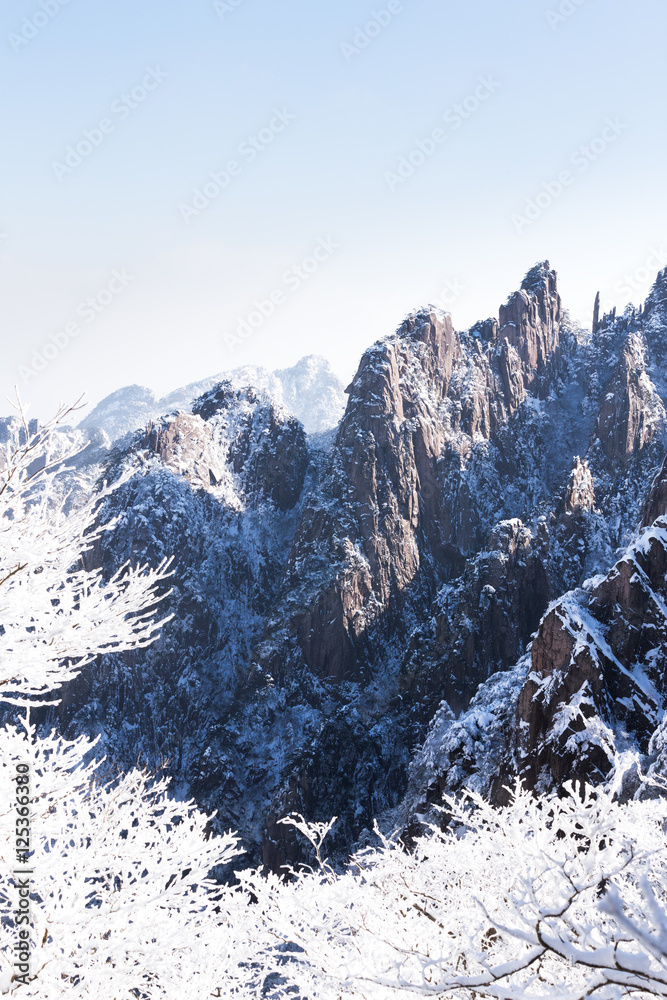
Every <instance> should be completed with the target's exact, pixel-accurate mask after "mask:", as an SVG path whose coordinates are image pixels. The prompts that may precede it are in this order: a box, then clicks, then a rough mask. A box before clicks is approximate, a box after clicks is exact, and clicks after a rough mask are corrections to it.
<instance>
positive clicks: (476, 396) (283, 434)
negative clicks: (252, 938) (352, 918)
mask: <svg viewBox="0 0 667 1000" xmlns="http://www.w3.org/2000/svg"><path fill="white" fill-rule="evenodd" d="M666 303H667V272H662V273H661V274H660V275H659V276H658V279H657V282H656V285H655V287H654V290H653V292H652V293H651V296H650V297H649V299H648V300H647V302H646V305H645V306H644V308H643V309H642V310H636V309H634V308H632V307H629V308H628V310H626V312H625V313H624V315H623V316H619V317H617V316H616V315H615V314H609V315H607V316H604V317H603V318H602V319H599V317H598V322H597V324H596V329H595V331H594V332H593V333H590V332H587V331H584V330H582V329H580V328H578V327H577V326H576V325H574V324H573V323H572V322H571V321H570V319H569V317H568V314H567V313H566V312H565V311H564V309H563V307H562V304H561V301H560V297H559V295H558V290H557V280H556V274H555V272H554V271H553V270H552V269H551V268H550V266H549V264H548V262H544V263H541V264H538V265H536V266H535V267H534V268H532V269H531V271H529V273H528V274H527V276H526V278H525V279H524V281H523V283H522V285H521V288H520V289H519V291H517V292H515V293H514V294H513V295H511V296H510V297H509V299H508V300H507V303H506V304H505V305H503V306H501V308H500V310H499V315H498V318H497V319H496V318H492V319H488V320H484V321H482V322H480V323H477V324H476V325H475V326H473V327H471V328H470V329H469V330H467V331H457V330H456V329H455V328H454V326H453V323H452V319H451V317H450V316H449V315H447V314H443V313H440V312H436V311H432V310H426V311H422V312H418V313H416V314H414V315H412V316H410V317H408V319H406V320H405V321H404V322H403V323H402V324H401V326H400V327H399V328H398V330H397V331H396V333H394V334H393V335H391V336H389V337H387V338H385V339H384V340H383V341H381V342H379V343H377V344H375V345H373V346H372V347H371V348H369V349H368V350H367V351H366V352H365V353H364V355H363V357H362V359H361V362H360V364H359V368H358V371H357V374H356V375H355V377H354V379H353V381H352V383H351V385H350V386H349V387H348V390H347V392H348V397H349V398H348V402H347V407H346V409H345V413H344V415H343V417H342V419H341V421H340V423H339V425H338V428H337V430H336V432H335V435H333V436H332V437H331V439H330V440H328V441H326V440H325V439H324V438H321V437H318V438H313V437H311V438H310V439H309V438H307V436H306V434H305V433H304V430H303V427H302V425H301V424H300V423H299V422H298V421H297V420H296V419H295V418H294V417H293V416H292V415H291V414H290V413H289V412H288V410H287V409H285V408H284V407H283V406H282V405H281V403H280V401H278V400H276V398H275V397H272V396H271V393H270V392H269V391H267V389H266V387H264V388H262V387H257V386H255V387H253V386H251V385H246V386H240V385H239V384H238V383H237V382H234V381H233V380H227V381H223V382H222V383H217V384H215V385H212V386H207V387H206V391H205V392H204V393H203V394H202V395H201V396H200V397H199V398H198V399H197V400H196V401H195V403H194V404H193V405H192V406H191V407H190V408H189V409H190V412H180V413H172V414H171V415H168V416H151V419H150V422H149V424H148V426H147V427H146V428H145V429H144V430H142V431H139V432H138V433H137V434H135V435H134V436H133V437H132V438H131V440H128V441H125V442H123V444H122V447H120V448H118V449H117V450H116V452H115V453H113V455H111V456H110V457H109V458H107V459H106V460H105V462H104V468H103V469H100V473H101V474H103V475H104V476H113V475H115V474H116V473H117V472H118V471H119V470H120V469H122V468H124V467H126V466H127V465H136V466H137V467H138V469H139V472H138V474H137V475H136V476H135V477H134V479H133V480H131V481H130V482H129V483H127V484H126V485H125V486H123V487H122V489H121V490H119V491H118V493H117V495H116V496H115V497H114V498H113V499H112V500H111V501H110V502H109V509H108V513H109V514H113V515H115V516H117V517H118V518H119V523H118V526H117V528H116V530H115V532H114V533H113V534H112V535H110V536H109V537H108V538H106V539H105V543H104V547H103V549H102V550H101V551H100V552H99V554H98V558H99V560H100V562H101V564H102V565H103V566H104V567H105V569H106V570H107V571H109V572H111V571H112V570H113V569H114V568H115V567H116V566H118V565H119V564H120V563H122V562H123V561H124V560H125V559H126V558H128V557H129V558H132V559H135V560H147V559H150V560H157V559H160V558H163V557H164V556H168V555H173V556H174V558H175V564H174V569H175V575H174V579H173V594H172V596H171V597H170V599H169V600H170V610H171V611H172V613H173V614H174V619H173V621H172V623H170V625H169V626H167V628H166V629H165V631H164V634H163V636H162V638H161V640H160V641H159V643H158V644H157V645H156V646H154V647H153V648H151V649H150V650H148V651H145V652H143V653H141V654H135V656H134V657H133V658H128V657H107V658H105V660H104V661H102V662H100V663H98V664H96V665H95V666H93V667H91V668H90V669H89V670H88V671H87V672H86V674H85V676H83V677H82V678H81V679H80V680H79V681H78V682H76V683H75V684H73V685H72V686H71V688H70V689H69V690H68V692H67V696H66V699H65V702H64V704H63V706H62V707H61V709H60V715H59V722H60V724H61V725H63V726H65V727H66V728H67V729H68V730H71V731H75V730H77V729H86V730H87V731H94V732H99V733H101V734H102V741H101V743H102V746H103V748H104V749H105V750H106V751H107V752H108V753H109V754H110V755H112V756H115V757H116V759H117V760H118V761H119V762H120V763H121V764H129V763H131V762H134V761H136V758H137V755H138V754H139V755H141V756H142V757H143V758H144V759H145V760H146V762H147V763H148V764H149V765H150V766H153V767H154V766H156V765H157V764H158V763H160V761H164V760H165V759H168V764H167V767H168V768H169V769H170V771H171V772H172V773H173V774H174V776H175V778H176V783H177V784H176V787H177V789H178V790H179V791H181V792H183V793H186V792H191V793H193V794H195V795H196V796H197V798H198V799H199V800H200V801H201V802H202V804H203V805H205V806H207V807H209V808H210V807H213V808H216V809H217V810H218V814H219V815H218V820H217V822H219V824H220V826H223V827H229V826H233V827H236V828H238V829H239V830H240V831H241V833H242V835H243V837H244V839H245V842H246V845H247V848H248V858H249V861H250V862H252V861H256V860H258V859H259V858H263V860H264V861H265V863H266V864H267V865H269V866H270V867H272V868H274V869H279V867H280V865H281V864H284V863H285V862H286V861H296V860H298V859H299V858H300V853H299V851H300V849H299V846H298V844H297V842H296V840H295V839H294V837H293V836H292V835H291V832H290V831H289V829H288V828H285V827H283V826H281V825H280V824H279V823H278V820H279V819H280V818H281V817H282V816H283V815H285V813H286V812H289V811H292V810H297V811H299V812H302V813H304V814H305V815H307V816H309V817H311V818H314V819H318V820H322V819H327V820H328V819H329V818H330V816H331V815H334V814H335V815H338V816H339V817H340V820H339V822H338V824H337V825H336V827H334V833H333V845H332V847H333V848H334V849H338V850H340V851H341V852H344V851H346V850H348V849H349V848H350V847H351V846H352V845H353V844H355V843H359V842H363V841H364V839H365V838H367V837H368V836H370V834H369V833H368V831H369V830H370V829H372V823H373V820H374V818H376V817H380V818H381V819H382V821H383V822H386V823H387V824H389V825H391V824H394V825H395V824H397V823H399V824H400V823H403V824H405V826H406V828H407V829H410V828H411V827H412V825H413V824H415V823H418V822H419V821H420V820H421V818H423V816H424V814H425V812H427V811H428V808H429V805H430V803H431V802H433V801H434V800H435V799H437V797H438V796H439V795H440V793H441V792H442V791H443V790H455V789H457V788H459V787H461V786H462V785H463V784H466V783H467V784H473V785H474V786H475V787H477V788H479V789H480V790H482V791H483V792H485V794H489V795H492V796H494V797H495V798H498V799H501V798H502V796H503V794H504V793H503V785H504V784H505V783H506V781H507V780H508V779H509V778H511V777H512V775H514V774H517V773H520V774H522V775H523V777H524V779H525V780H526V782H528V783H529V784H530V785H531V786H532V787H536V788H542V787H546V786H549V785H553V784H557V783H558V782H560V781H562V780H563V779H564V778H566V777H569V776H572V775H575V774H576V775H580V776H582V777H586V778H590V779H598V778H600V777H602V776H603V775H604V774H606V773H608V771H609V768H610V766H611V764H610V760H613V757H614V753H615V752H617V751H618V752H620V751H622V750H627V749H628V748H633V747H634V748H635V749H636V750H637V752H639V753H641V754H644V755H645V758H646V761H647V762H648V763H647V766H650V767H654V768H658V767H660V766H662V764H661V763H660V762H661V761H662V757H661V754H663V756H665V757H666V758H667V749H665V748H667V736H665V735H664V734H663V735H660V734H661V733H662V729H661V719H662V697H663V693H664V682H665V668H664V659H663V653H662V649H663V646H662V643H663V636H664V637H667V623H666V622H665V620H664V618H665V614H666V612H665V611H664V609H665V608H666V607H667V604H666V603H665V602H666V601H667V595H666V594H664V590H665V580H664V576H665V571H666V569H667V563H666V561H665V552H666V551H667V541H665V540H667V522H666V521H663V520H661V518H662V515H664V514H665V513H666V511H667V506H666V504H665V498H666V497H667V486H665V480H666V479H667V473H665V472H664V470H663V473H662V476H658V478H657V479H655V482H653V479H654V477H655V476H656V473H657V472H658V471H659V470H660V467H661V464H662V461H663V458H664V456H665V450H666V448H667V437H666V431H667V419H666V416H665V408H664V401H665V400H666V399H667V395H665V380H664V379H663V377H662V371H663V368H662V366H663V361H664V356H665V345H667V305H666ZM283 392H284V393H287V390H286V389H283ZM283 401H284V396H283ZM652 482H653V486H651V483H652ZM642 524H643V528H642V527H641V526H642ZM663 541H665V544H664V545H663ZM45 721H46V722H48V721H49V720H48V719H47V720H45ZM661 741H662V742H661Z"/></svg>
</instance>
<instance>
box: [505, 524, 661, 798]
mask: <svg viewBox="0 0 667 1000" xmlns="http://www.w3.org/2000/svg"><path fill="white" fill-rule="evenodd" d="M666 573H667V520H665V519H664V518H660V519H658V520H657V521H656V522H655V524H654V525H653V526H652V527H651V528H648V529H646V530H645V531H644V532H643V533H642V534H641V535H640V536H639V539H638V541H637V542H636V544H634V545H633V546H631V547H630V548H629V549H628V551H627V552H626V554H625V555H624V557H623V558H622V559H621V560H619V562H617V563H616V565H615V566H614V567H613V569H612V570H611V571H610V572H609V573H608V574H607V576H606V577H604V578H603V579H601V580H600V581H599V582H596V583H595V584H592V585H589V586H588V587H587V588H586V589H585V590H584V591H582V592H579V593H578V594H577V593H576V592H575V594H573V595H569V596H568V597H566V598H564V599H563V600H561V601H559V602H558V603H557V604H556V605H555V606H554V607H552V608H551V609H550V610H549V612H548V614H547V615H546V616H545V618H544V620H543V621H542V623H541V625H540V628H539V631H538V634H537V636H536V638H535V640H534V642H533V645H532V653H531V670H530V673H529V675H528V677H527V679H526V682H525V684H524V686H523V688H522V690H521V693H520V694H519V698H518V702H517V727H516V738H517V755H518V767H519V773H520V774H521V775H522V777H523V779H524V781H525V783H526V784H527V786H528V787H530V788H534V787H540V786H546V787H552V786H553V785H554V784H555V785H558V784H561V783H562V782H563V781H565V780H567V779H568V778H580V779H583V780H586V781H595V780H596V779H597V780H599V778H600V776H603V775H604V774H605V773H607V772H608V771H609V770H610V768H611V767H612V765H613V755H614V750H615V749H616V746H617V738H616V733H617V732H618V729H619V726H621V725H622V727H623V730H624V731H625V733H626V738H627V734H629V733H631V734H632V735H633V736H634V738H635V739H636V741H637V746H638V747H639V748H640V749H641V750H642V752H644V753H645V752H646V751H647V749H648V744H649V740H650V738H651V736H652V734H653V733H654V731H655V729H656V726H657V724H658V721H659V718H660V714H661V708H662V699H663V696H664V695H665V693H666V691H667V611H666V610H665V609H666V607H667V606H666V604H665V600H666V598H667V579H666Z"/></svg>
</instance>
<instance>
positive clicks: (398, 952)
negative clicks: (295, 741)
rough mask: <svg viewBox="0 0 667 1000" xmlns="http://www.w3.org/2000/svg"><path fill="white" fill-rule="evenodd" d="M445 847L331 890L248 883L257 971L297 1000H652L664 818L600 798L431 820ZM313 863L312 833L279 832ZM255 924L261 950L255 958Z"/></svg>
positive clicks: (428, 842)
mask: <svg viewBox="0 0 667 1000" xmlns="http://www.w3.org/2000/svg"><path fill="white" fill-rule="evenodd" d="M446 809H447V819H448V822H447V824H446V827H445V829H444V831H442V830H440V829H431V830H430V831H429V832H428V833H427V834H426V835H425V836H424V837H423V838H421V839H420V840H418V842H417V843H416V846H415V847H414V849H413V850H411V851H407V850H406V849H405V848H404V846H403V845H402V844H401V843H400V841H398V840H397V839H384V841H383V843H382V846H381V847H379V848H378V849H374V850H367V851H364V852H362V853H361V854H359V855H357V856H356V857H355V858H354V859H353V860H352V863H351V865H350V866H349V868H348V870H347V871H346V872H345V873H344V874H336V873H335V872H334V871H333V869H332V868H331V867H330V866H329V865H328V864H327V863H326V860H324V859H323V858H322V857H321V854H319V862H318V865H317V867H316V869H315V871H313V872H312V873H300V874H297V875H296V877H295V879H294V880H293V882H292V883H291V884H289V885H285V884H284V883H283V881H282V880H281V879H279V878H278V877H275V876H272V877H269V878H268V879H261V878H258V877H257V876H251V875H247V876H246V877H245V880H246V882H247V885H248V888H252V891H253V892H254V894H255V896H256V897H257V898H258V899H259V903H258V906H257V907H256V910H257V913H258V915H261V917H258V925H257V930H256V933H257V935H258V947H261V948H262V949H263V952H264V955H265V956H266V957H265V959H264V961H265V962H266V963H267V964H268V963H269V962H271V963H272V966H273V968H274V970H275V971H276V973H279V974H280V975H281V977H282V981H283V988H284V987H285V986H287V985H290V984H292V985H294V986H296V987H297V988H298V990H299V992H300V994H301V995H302V996H309V997H317V998H318V1000H326V998H329V997H330V998H331V1000H338V998H340V997H342V996H348V995H349V996H361V997H368V998H371V997H373V998H375V997H378V998H380V997H382V998H384V997H387V998H388V997H396V996H397V995H399V994H400V993H404V994H408V995H413V996H422V997H428V996H434V997H435V996H437V997H443V998H445V997H466V998H472V997H493V998H498V1000H524V998H525V1000H528V998H538V997H539V998H548V1000H556V998H558V1000H566V998H567V1000H576V998H583V997H586V996H599V997H604V998H607V1000H611V998H614V1000H616V998H620V997H624V996H635V997H648V996H659V997H664V996H667V803H666V802H665V800H664V798H657V799H654V800H650V801H638V802H630V803H627V804H623V805H622V804H620V803H619V802H618V801H617V800H616V799H615V789H614V787H613V786H610V787H607V788H600V789H596V790H593V789H591V788H574V787H572V786H569V787H567V789H566V794H565V795H564V796H562V797H557V796H554V797H552V798H548V799H540V798H536V797H534V796H533V795H532V794H530V793H528V792H525V791H523V790H522V789H521V787H520V786H517V787H516V789H515V792H514V798H513V802H512V804H511V805H510V806H508V807H506V808H504V809H495V808H493V807H492V806H491V805H490V804H489V803H488V802H485V801H484V800H483V799H481V798H479V797H478V796H476V795H470V796H466V797H465V798H464V799H462V800H459V801H450V802H448V803H447V804H446ZM290 822H292V823H293V824H294V825H295V826H297V828H298V829H300V830H301V832H302V833H304V834H305V835H306V836H307V837H308V839H309V840H310V841H311V843H312V844H313V846H314V847H316V848H317V850H318V852H319V851H321V850H322V847H321V845H322V840H323V837H324V836H325V835H326V832H327V831H328V827H326V826H319V827H318V826H312V825H309V824H306V823H305V822H304V821H303V820H302V818H300V817H299V818H296V819H295V818H293V819H291V820H290ZM260 922H261V924H262V930H261V944H260V926H259V925H260Z"/></svg>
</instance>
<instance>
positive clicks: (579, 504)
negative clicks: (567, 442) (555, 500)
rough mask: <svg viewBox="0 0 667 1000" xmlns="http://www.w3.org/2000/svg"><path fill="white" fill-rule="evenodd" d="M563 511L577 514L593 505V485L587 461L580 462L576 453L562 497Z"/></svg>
mask: <svg viewBox="0 0 667 1000" xmlns="http://www.w3.org/2000/svg"><path fill="white" fill-rule="evenodd" d="M563 506H564V508H565V512H566V513H568V514H578V513H579V512H580V511H591V510H593V508H594V506H595V486H594V483H593V476H592V473H591V470H590V469H589V468H588V462H582V461H581V459H580V458H579V456H578V455H577V456H576V457H575V459H574V466H573V467H572V472H571V473H570V478H569V479H568V481H567V486H566V488H565V497H564V499H563Z"/></svg>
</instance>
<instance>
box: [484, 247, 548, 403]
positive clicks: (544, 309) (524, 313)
mask: <svg viewBox="0 0 667 1000" xmlns="http://www.w3.org/2000/svg"><path fill="white" fill-rule="evenodd" d="M561 320H562V310H561V300H560V295H559V294H558V288H557V277H556V272H555V271H553V270H550V268H549V262H548V261H543V262H542V263H539V264H536V265H535V266H534V267H533V268H531V270H530V271H528V273H527V274H526V276H525V278H524V279H523V281H522V283H521V288H520V289H519V291H517V292H514V293H513V294H512V295H510V297H509V299H508V300H507V302H506V303H505V305H503V306H501V307H500V311H499V324H500V329H499V333H498V336H499V338H500V339H501V340H502V338H506V339H507V341H508V343H509V344H510V345H511V346H512V347H514V348H515V349H516V351H517V353H518V355H519V357H520V359H521V361H522V364H523V368H524V382H525V384H526V386H528V387H530V388H535V387H538V386H540V387H541V388H544V387H545V385H546V379H547V376H548V373H549V368H550V362H551V360H552V357H553V355H554V354H555V353H556V351H557V349H558V346H559V334H560V323H561ZM540 394H541V393H540Z"/></svg>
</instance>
